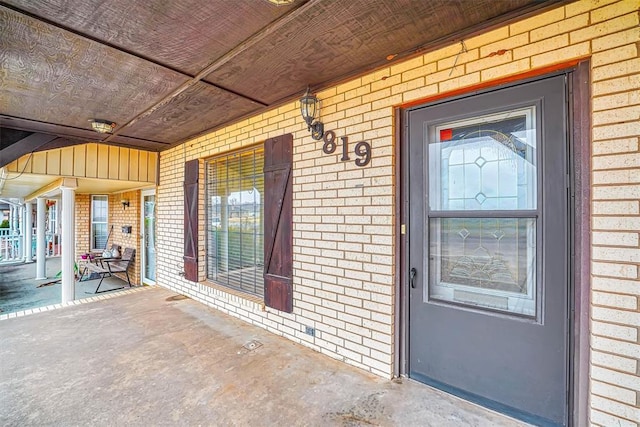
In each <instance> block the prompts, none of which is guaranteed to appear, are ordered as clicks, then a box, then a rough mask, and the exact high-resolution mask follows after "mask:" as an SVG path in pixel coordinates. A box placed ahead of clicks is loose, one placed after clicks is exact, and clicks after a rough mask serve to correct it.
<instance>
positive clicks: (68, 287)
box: [58, 178, 77, 303]
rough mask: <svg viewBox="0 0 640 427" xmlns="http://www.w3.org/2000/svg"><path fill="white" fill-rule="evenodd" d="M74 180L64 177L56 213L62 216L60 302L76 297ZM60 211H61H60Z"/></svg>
mask: <svg viewBox="0 0 640 427" xmlns="http://www.w3.org/2000/svg"><path fill="white" fill-rule="evenodd" d="M76 188H77V184H76V180H75V179H68V178H65V180H64V183H63V185H62V186H61V187H60V190H62V206H61V209H60V210H59V211H58V215H61V216H62V230H61V231H62V232H61V233H60V239H61V240H62V242H61V243H62V259H61V264H62V303H65V302H69V301H73V300H74V299H75V298H76V278H75V271H74V269H73V265H74V263H75V258H76V256H75V253H76V251H75V249H76V247H75V246H76V245H75V241H76V231H75V230H76V217H75V214H76V191H75V190H76ZM60 211H62V212H60Z"/></svg>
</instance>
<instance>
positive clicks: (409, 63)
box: [389, 55, 424, 76]
mask: <svg viewBox="0 0 640 427" xmlns="http://www.w3.org/2000/svg"><path fill="white" fill-rule="evenodd" d="M423 65H424V56H423V55H419V56H417V57H415V58H411V59H403V60H402V61H401V62H399V63H398V64H396V65H392V66H391V68H390V69H389V70H390V73H391V75H392V76H394V75H396V74H402V73H404V72H405V71H409V70H412V69H414V68H418V67H421V66H423Z"/></svg>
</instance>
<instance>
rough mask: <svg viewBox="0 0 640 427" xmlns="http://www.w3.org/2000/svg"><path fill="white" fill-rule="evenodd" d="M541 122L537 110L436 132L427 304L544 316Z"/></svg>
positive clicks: (431, 151) (432, 133)
mask: <svg viewBox="0 0 640 427" xmlns="http://www.w3.org/2000/svg"><path fill="white" fill-rule="evenodd" d="M535 115H536V108H535V106H531V107H527V108H519V109H512V110H508V111H504V112H500V113H494V114H488V115H483V116H475V117H469V118H466V119H463V120H457V121H451V122H447V123H442V124H433V125H431V126H430V128H429V138H430V142H429V146H428V162H427V164H428V166H427V167H428V171H427V176H428V180H429V196H428V207H429V209H428V211H429V221H428V224H425V225H426V226H427V227H428V236H429V238H428V240H429V248H428V250H429V287H428V294H427V295H425V299H426V300H430V301H438V302H443V303H448V304H455V305H459V306H466V307H473V308H474V309H489V310H491V311H495V310H497V311H503V312H509V313H512V314H516V315H519V316H527V317H534V316H536V315H537V300H538V295H539V294H540V292H539V289H538V286H539V284H538V283H537V268H538V267H537V266H538V263H539V261H538V256H537V252H538V249H537V241H538V238H537V229H538V227H539V220H538V202H537V200H538V192H537V186H538V184H537V180H538V171H537V160H536V158H537V152H536V147H537V141H536V120H535ZM516 213H517V215H516Z"/></svg>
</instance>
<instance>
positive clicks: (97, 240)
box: [91, 196, 109, 250]
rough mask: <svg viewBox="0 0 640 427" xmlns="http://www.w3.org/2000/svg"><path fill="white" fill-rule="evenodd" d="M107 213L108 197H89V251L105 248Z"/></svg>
mask: <svg viewBox="0 0 640 427" xmlns="http://www.w3.org/2000/svg"><path fill="white" fill-rule="evenodd" d="M108 213H109V197H108V196H91V249H99V250H102V249H105V248H106V246H107V237H108V232H107V219H108Z"/></svg>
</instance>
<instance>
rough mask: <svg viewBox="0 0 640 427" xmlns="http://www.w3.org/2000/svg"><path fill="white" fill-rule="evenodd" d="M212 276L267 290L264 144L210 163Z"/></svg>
mask: <svg viewBox="0 0 640 427" xmlns="http://www.w3.org/2000/svg"><path fill="white" fill-rule="evenodd" d="M206 167H207V169H206V182H207V187H206V191H207V194H206V201H207V278H208V279H210V280H212V281H214V282H216V283H218V284H221V285H224V286H228V287H231V288H234V289H238V290H241V291H244V292H249V293H252V294H255V295H259V296H262V295H264V279H263V269H264V219H263V213H264V172H263V169H264V147H262V146H260V147H254V148H251V149H249V150H242V151H238V152H235V153H233V154H228V155H224V156H219V157H215V158H213V159H211V160H209V161H207V163H206Z"/></svg>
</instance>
